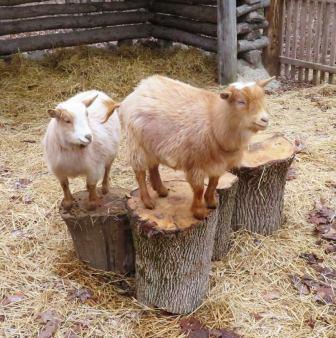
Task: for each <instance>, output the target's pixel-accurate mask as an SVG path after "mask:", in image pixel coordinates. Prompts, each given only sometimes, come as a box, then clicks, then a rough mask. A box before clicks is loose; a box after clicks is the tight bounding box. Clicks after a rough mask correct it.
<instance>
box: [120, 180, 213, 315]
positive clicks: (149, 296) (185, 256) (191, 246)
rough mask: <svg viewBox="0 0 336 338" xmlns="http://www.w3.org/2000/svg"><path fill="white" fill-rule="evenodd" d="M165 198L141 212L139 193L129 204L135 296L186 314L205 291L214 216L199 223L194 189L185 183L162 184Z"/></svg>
mask: <svg viewBox="0 0 336 338" xmlns="http://www.w3.org/2000/svg"><path fill="white" fill-rule="evenodd" d="M165 185H166V186H167V187H168V188H169V195H168V197H166V198H159V197H157V195H156V193H154V192H153V191H151V195H152V197H153V198H154V199H155V202H156V207H155V209H154V210H149V209H145V208H144V206H143V204H142V202H141V200H140V198H139V193H138V190H135V191H134V192H133V193H132V194H131V198H130V199H129V200H128V203H127V206H128V209H129V213H130V221H131V225H132V231H133V240H134V247H135V252H136V263H135V270H136V289H137V290H136V294H137V299H138V301H139V302H141V303H143V304H145V305H147V306H151V307H158V308H161V309H164V310H166V311H168V312H171V313H177V314H179V313H189V312H192V311H194V310H195V309H196V308H197V307H198V306H199V305H200V304H201V302H202V300H203V298H204V296H205V294H206V292H207V290H208V280H209V272H210V265H211V256H212V250H213V244H214V237H215V231H216V225H217V219H216V217H217V212H216V211H215V210H213V211H210V210H209V215H208V217H207V218H206V219H205V220H203V221H199V220H197V219H195V218H194V217H193V216H192V213H191V211H190V206H191V202H192V191H191V188H190V185H189V183H187V182H185V181H169V182H165Z"/></svg>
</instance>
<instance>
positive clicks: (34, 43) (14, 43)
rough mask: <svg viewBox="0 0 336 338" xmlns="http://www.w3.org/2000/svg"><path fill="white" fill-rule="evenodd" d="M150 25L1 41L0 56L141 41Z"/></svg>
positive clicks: (145, 36) (147, 32) (148, 32)
mask: <svg viewBox="0 0 336 338" xmlns="http://www.w3.org/2000/svg"><path fill="white" fill-rule="evenodd" d="M151 27H152V26H151V25H150V24H138V25H125V26H114V27H108V28H97V29H90V30H85V31H77V32H70V33H56V34H48V35H41V36H32V37H26V38H19V39H12V40H0V55H6V54H12V53H16V52H18V51H21V52H26V51H32V50H42V49H50V48H58V47H70V46H80V45H85V44H91V43H98V42H108V41H118V40H124V39H139V38H147V37H148V36H150V31H151Z"/></svg>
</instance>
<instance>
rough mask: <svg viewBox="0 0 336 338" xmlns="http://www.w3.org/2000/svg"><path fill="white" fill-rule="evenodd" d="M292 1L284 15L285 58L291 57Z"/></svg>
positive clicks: (286, 74)
mask: <svg viewBox="0 0 336 338" xmlns="http://www.w3.org/2000/svg"><path fill="white" fill-rule="evenodd" d="M294 1H295V0H290V3H289V6H288V10H287V15H286V37H285V56H287V57H291V55H290V43H291V35H292V33H293V25H292V14H293V7H294ZM289 67H290V66H289V65H288V64H285V77H286V78H289V70H290V68H289Z"/></svg>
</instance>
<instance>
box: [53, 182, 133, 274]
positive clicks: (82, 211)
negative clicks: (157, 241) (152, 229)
mask: <svg viewBox="0 0 336 338" xmlns="http://www.w3.org/2000/svg"><path fill="white" fill-rule="evenodd" d="M127 194H128V191H127V190H125V189H122V188H117V187H114V188H112V189H111V191H110V192H109V193H108V194H106V195H102V196H103V197H102V200H101V204H100V206H99V207H98V208H97V209H96V210H94V211H88V210H87V209H86V203H87V199H88V196H87V192H86V191H80V192H77V193H75V194H74V198H75V201H74V206H73V207H72V209H71V210H69V211H67V210H65V209H64V208H63V207H62V206H60V209H59V211H60V214H61V217H62V219H63V220H64V222H65V223H66V225H67V227H68V229H69V232H70V234H71V237H72V240H73V244H74V247H75V251H76V254H77V257H78V258H79V259H80V260H82V261H84V262H86V263H87V264H88V265H90V266H91V267H94V268H96V269H101V270H106V271H115V272H119V273H131V272H134V249H133V241H132V232H131V228H130V224H129V220H128V211H127V207H126V202H127V198H126V195H127Z"/></svg>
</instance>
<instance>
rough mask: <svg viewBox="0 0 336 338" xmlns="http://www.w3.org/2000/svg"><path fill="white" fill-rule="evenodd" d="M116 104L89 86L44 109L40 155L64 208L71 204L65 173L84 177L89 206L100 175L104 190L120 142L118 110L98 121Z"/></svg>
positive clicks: (95, 200) (94, 202) (93, 203)
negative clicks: (45, 125) (57, 183)
mask: <svg viewBox="0 0 336 338" xmlns="http://www.w3.org/2000/svg"><path fill="white" fill-rule="evenodd" d="M117 106H118V104H117V103H115V102H114V101H113V100H112V99H111V98H110V97H109V96H107V95H106V94H105V93H103V92H100V91H96V90H90V91H86V92H83V93H80V94H77V95H75V96H74V97H71V98H70V99H68V100H67V101H64V102H62V103H60V104H58V105H57V107H56V108H55V109H49V110H48V113H49V115H50V116H51V117H52V119H51V121H50V122H49V125H48V128H47V132H46V134H45V137H44V140H43V145H44V155H45V160H46V163H47V165H48V168H49V170H50V171H51V172H52V173H53V174H54V175H55V176H56V177H57V178H58V180H59V181H60V184H61V186H62V189H63V192H64V199H63V201H62V205H63V207H64V208H66V209H70V208H71V207H72V204H73V196H72V195H71V192H70V189H69V180H68V178H69V177H77V176H85V177H86V184H87V190H88V192H89V202H88V209H90V210H93V209H95V208H96V207H97V206H98V203H99V198H98V196H97V192H96V186H97V183H98V181H99V180H100V179H103V181H102V192H103V194H106V193H107V192H108V190H109V172H110V169H111V165H112V162H113V160H114V158H115V157H116V155H117V152H118V147H119V142H120V123H119V118H118V114H113V116H112V118H111V119H110V120H109V121H107V122H106V123H104V124H102V123H101V122H102V120H103V118H104V116H105V115H106V114H108V113H109V112H111V111H112V110H114V109H115V108H116V107H117Z"/></svg>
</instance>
